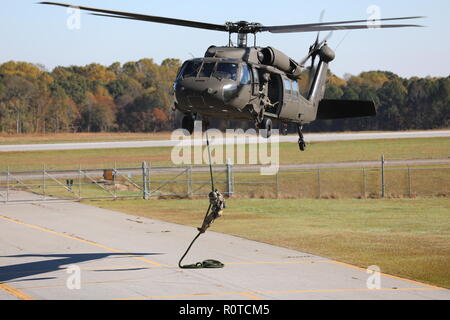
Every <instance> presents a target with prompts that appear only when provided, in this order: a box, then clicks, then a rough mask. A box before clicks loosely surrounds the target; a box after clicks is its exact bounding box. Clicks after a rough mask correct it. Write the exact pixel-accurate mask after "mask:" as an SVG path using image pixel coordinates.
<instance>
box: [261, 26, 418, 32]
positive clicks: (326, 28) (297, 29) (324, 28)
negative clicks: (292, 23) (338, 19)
mask: <svg viewBox="0 0 450 320" xmlns="http://www.w3.org/2000/svg"><path fill="white" fill-rule="evenodd" d="M407 27H423V26H421V25H417V24H385V25H379V26H371V25H349V26H317V27H294V28H285V29H275V30H270V31H269V30H266V31H269V32H271V33H294V32H317V31H330V30H361V29H377V28H382V29H388V28H407Z"/></svg>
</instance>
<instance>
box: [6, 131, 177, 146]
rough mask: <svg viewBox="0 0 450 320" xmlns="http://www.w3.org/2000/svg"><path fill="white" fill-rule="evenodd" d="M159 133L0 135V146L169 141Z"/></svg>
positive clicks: (164, 134) (164, 135)
mask: <svg viewBox="0 0 450 320" xmlns="http://www.w3.org/2000/svg"><path fill="white" fill-rule="evenodd" d="M170 137H171V134H170V133H168V132H161V133H110V132H108V133H50V134H11V135H0V145H21V144H56V143H85V142H86V143H88V142H117V141H151V140H169V139H170Z"/></svg>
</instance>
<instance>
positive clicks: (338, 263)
mask: <svg viewBox="0 0 450 320" xmlns="http://www.w3.org/2000/svg"><path fill="white" fill-rule="evenodd" d="M330 263H333V264H336V265H340V266H343V267H347V268H351V269H356V270H360V271H364V272H367V269H364V268H360V267H357V266H353V265H351V264H347V263H343V262H339V261H330ZM380 275H382V276H384V277H387V278H391V279H396V280H401V281H405V282H409V283H411V284H415V285H418V286H422V287H427V288H429V289H435V290H446V289H444V288H441V287H437V286H433V285H431V284H426V283H423V282H419V281H414V280H409V279H405V278H401V277H397V276H393V275H390V274H386V273H382V272H380Z"/></svg>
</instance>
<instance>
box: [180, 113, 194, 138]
mask: <svg viewBox="0 0 450 320" xmlns="http://www.w3.org/2000/svg"><path fill="white" fill-rule="evenodd" d="M181 127H182V128H183V130H186V131H187V132H189V135H192V134H193V133H194V129H195V117H194V116H193V115H186V116H185V117H184V118H183V121H182V124H181Z"/></svg>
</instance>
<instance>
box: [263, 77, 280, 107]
mask: <svg viewBox="0 0 450 320" xmlns="http://www.w3.org/2000/svg"><path fill="white" fill-rule="evenodd" d="M268 86H269V88H268V95H269V99H270V103H271V104H272V105H273V106H271V107H269V108H267V109H266V112H268V113H272V114H275V115H278V113H279V112H278V111H279V110H280V108H281V106H282V104H283V85H282V79H281V76H280V75H278V74H271V76H270V80H269V84H268Z"/></svg>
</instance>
